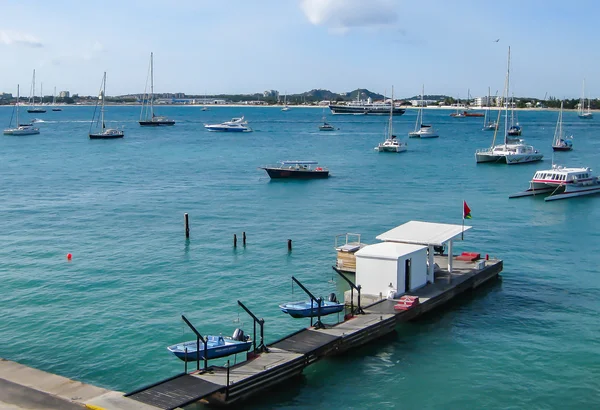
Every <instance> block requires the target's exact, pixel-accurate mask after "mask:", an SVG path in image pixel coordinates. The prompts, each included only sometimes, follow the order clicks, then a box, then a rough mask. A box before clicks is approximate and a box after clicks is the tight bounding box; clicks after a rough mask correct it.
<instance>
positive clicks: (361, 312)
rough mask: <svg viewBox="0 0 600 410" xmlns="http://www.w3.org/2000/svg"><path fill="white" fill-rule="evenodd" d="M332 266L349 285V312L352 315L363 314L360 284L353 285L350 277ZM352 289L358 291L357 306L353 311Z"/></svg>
mask: <svg viewBox="0 0 600 410" xmlns="http://www.w3.org/2000/svg"><path fill="white" fill-rule="evenodd" d="M332 268H333V270H334V271H335V273H337V274H338V275H340V276H341V277H342V279H344V280H345V281H346V283H347V284H348V285H350V314H351V315H352V316H354V315H364V314H365V311H364V310H363V308H362V307H361V306H360V289H361V286H360V285H358V286H357V285H355V284H354V282H352V281H351V280H350V279H348V278H347V277H346V275H344V274H343V273H342V271H340V270H339V269H338V268H336V267H335V266H332ZM354 289H356V292H358V306H357V307H356V311H354Z"/></svg>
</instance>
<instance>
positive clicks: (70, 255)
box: [67, 253, 73, 261]
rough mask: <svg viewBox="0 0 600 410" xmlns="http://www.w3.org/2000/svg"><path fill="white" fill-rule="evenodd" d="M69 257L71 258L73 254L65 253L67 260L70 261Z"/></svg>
mask: <svg viewBox="0 0 600 410" xmlns="http://www.w3.org/2000/svg"><path fill="white" fill-rule="evenodd" d="M71 259H73V255H72V254H70V253H67V260H69V261H70V260H71Z"/></svg>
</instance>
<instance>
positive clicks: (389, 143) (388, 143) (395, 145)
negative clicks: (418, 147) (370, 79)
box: [375, 87, 408, 152]
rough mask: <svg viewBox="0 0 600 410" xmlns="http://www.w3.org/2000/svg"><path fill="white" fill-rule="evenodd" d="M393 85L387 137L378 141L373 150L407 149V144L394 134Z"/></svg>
mask: <svg viewBox="0 0 600 410" xmlns="http://www.w3.org/2000/svg"><path fill="white" fill-rule="evenodd" d="M393 125H394V87H392V100H391V101H390V119H389V120H388V127H387V135H386V136H387V138H386V139H385V141H384V142H381V143H379V144H378V145H377V146H376V147H375V151H378V152H404V151H406V150H407V149H408V147H407V144H406V143H405V142H402V141H398V139H397V138H396V136H395V135H394V130H393Z"/></svg>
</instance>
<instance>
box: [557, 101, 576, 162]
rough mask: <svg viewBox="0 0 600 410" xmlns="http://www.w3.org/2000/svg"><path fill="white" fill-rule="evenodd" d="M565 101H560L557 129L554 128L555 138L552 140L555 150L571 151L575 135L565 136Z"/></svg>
mask: <svg viewBox="0 0 600 410" xmlns="http://www.w3.org/2000/svg"><path fill="white" fill-rule="evenodd" d="M562 117H563V102H562V101H561V102H560V111H559V113H558V120H557V121H556V129H555V130H554V139H553V140H552V150H553V151H571V150H572V149H573V142H572V140H573V136H572V135H570V136H568V137H567V136H565V133H564V130H563V126H562Z"/></svg>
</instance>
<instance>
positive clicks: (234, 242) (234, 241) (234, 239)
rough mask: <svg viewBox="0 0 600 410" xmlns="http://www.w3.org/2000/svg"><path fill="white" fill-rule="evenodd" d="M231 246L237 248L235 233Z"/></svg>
mask: <svg viewBox="0 0 600 410" xmlns="http://www.w3.org/2000/svg"><path fill="white" fill-rule="evenodd" d="M233 247H234V248H237V235H236V234H233Z"/></svg>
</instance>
